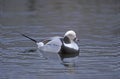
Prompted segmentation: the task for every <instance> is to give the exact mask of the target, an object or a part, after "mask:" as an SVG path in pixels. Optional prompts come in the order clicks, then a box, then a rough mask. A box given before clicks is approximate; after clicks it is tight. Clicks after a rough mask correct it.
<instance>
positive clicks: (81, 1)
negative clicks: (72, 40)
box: [0, 0, 120, 79]
mask: <svg viewBox="0 0 120 79" xmlns="http://www.w3.org/2000/svg"><path fill="white" fill-rule="evenodd" d="M119 8H120V1H119V0H107V1H105V0H92V1H88V0H69V1H68V0H60V1H59V0H1V1H0V79H119V78H120V76H119V74H120V72H119V71H120V68H119V66H120V65H119V60H120V58H119V55H120V54H119V45H118V44H119V42H120V41H119V37H120V31H119V30H120V26H119V25H120V23H119V22H120V18H119V17H120V9H119ZM70 29H72V30H75V31H76V33H77V36H78V38H79V40H80V41H79V47H80V56H79V58H78V60H77V62H76V65H75V66H74V67H66V66H64V65H63V64H61V61H59V59H58V57H57V55H55V56H54V55H53V56H52V55H51V54H50V53H48V56H50V57H51V58H50V59H49V60H47V59H44V58H43V57H41V54H40V52H39V51H37V50H36V49H37V46H36V44H35V43H33V42H32V41H30V40H28V39H26V38H24V37H22V36H21V35H20V34H19V33H25V34H27V35H29V36H31V37H33V38H35V39H36V40H38V41H39V40H42V39H45V38H48V37H51V36H58V35H59V36H63V35H64V33H65V32H66V31H67V30H70Z"/></svg>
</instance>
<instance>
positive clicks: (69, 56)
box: [59, 52, 79, 66]
mask: <svg viewBox="0 0 120 79" xmlns="http://www.w3.org/2000/svg"><path fill="white" fill-rule="evenodd" d="M59 56H60V59H61V61H62V64H63V65H64V66H75V62H76V61H77V59H78V56H79V52H77V53H63V52H60V53H59Z"/></svg>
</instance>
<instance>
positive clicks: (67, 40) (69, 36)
mask: <svg viewBox="0 0 120 79" xmlns="http://www.w3.org/2000/svg"><path fill="white" fill-rule="evenodd" d="M75 40H77V38H76V33H75V31H73V30H69V31H67V32H66V33H65V35H64V41H65V43H70V42H72V41H75Z"/></svg>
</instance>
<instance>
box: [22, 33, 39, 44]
mask: <svg viewBox="0 0 120 79" xmlns="http://www.w3.org/2000/svg"><path fill="white" fill-rule="evenodd" d="M21 35H22V36H24V37H26V38H28V39H30V40H32V41H33V42H35V43H37V41H36V40H35V39H33V38H31V37H28V36H26V35H25V34H21Z"/></svg>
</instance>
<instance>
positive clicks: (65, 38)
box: [63, 36, 70, 44]
mask: <svg viewBox="0 0 120 79" xmlns="http://www.w3.org/2000/svg"><path fill="white" fill-rule="evenodd" d="M63 40H64V42H65V43H66V44H69V43H70V39H69V38H68V37H67V36H65V37H64V39H63Z"/></svg>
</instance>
